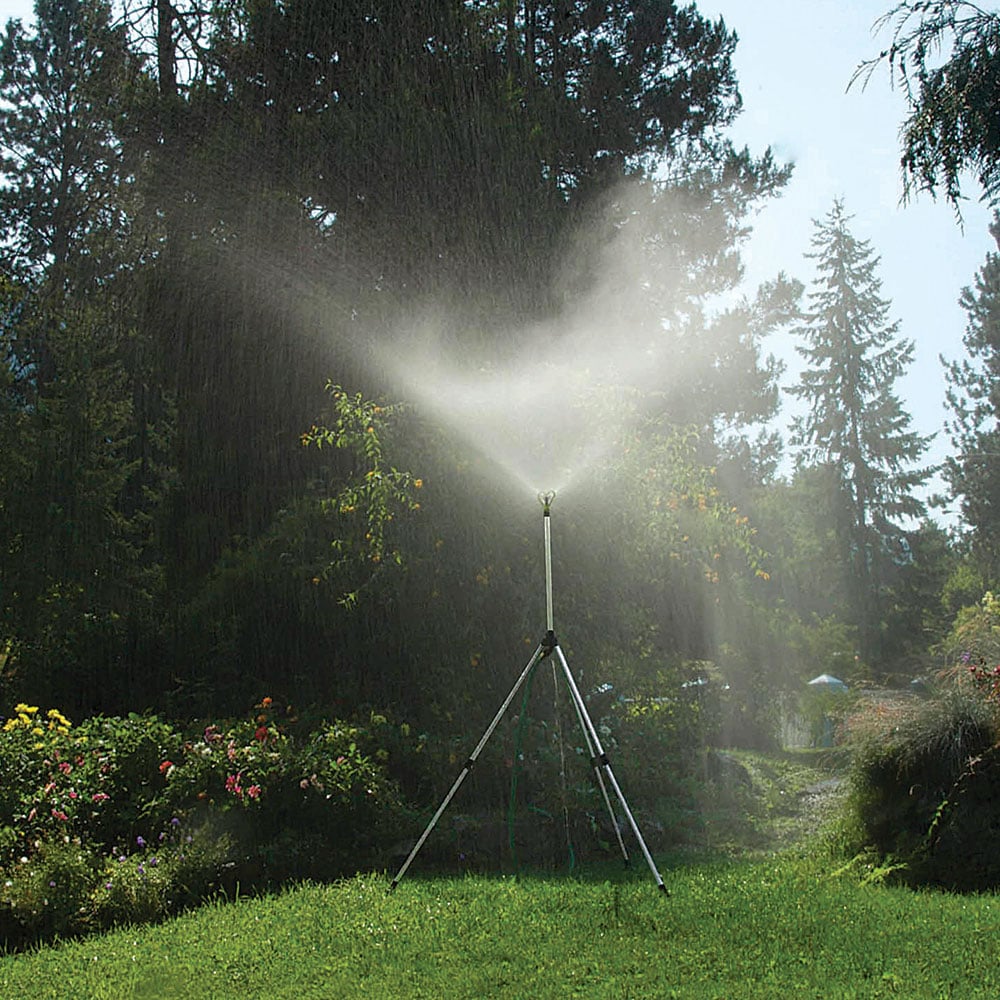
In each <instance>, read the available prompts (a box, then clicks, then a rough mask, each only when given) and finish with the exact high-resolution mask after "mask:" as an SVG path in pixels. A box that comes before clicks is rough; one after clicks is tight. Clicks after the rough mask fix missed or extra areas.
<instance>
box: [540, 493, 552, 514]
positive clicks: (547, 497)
mask: <svg viewBox="0 0 1000 1000" xmlns="http://www.w3.org/2000/svg"><path fill="white" fill-rule="evenodd" d="M555 498H556V491H555V490H547V491H546V492H544V493H539V494H538V502H539V503H540V504H541V505H542V509H543V510H544V511H545V513H546V514H548V512H549V508H550V507H551V506H552V501H553V500H555Z"/></svg>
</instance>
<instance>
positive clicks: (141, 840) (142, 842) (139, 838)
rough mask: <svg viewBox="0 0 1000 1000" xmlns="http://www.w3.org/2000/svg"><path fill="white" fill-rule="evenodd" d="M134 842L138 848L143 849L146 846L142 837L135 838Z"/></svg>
mask: <svg viewBox="0 0 1000 1000" xmlns="http://www.w3.org/2000/svg"><path fill="white" fill-rule="evenodd" d="M135 842H136V843H137V844H138V845H139V846H140V847H145V846H146V841H145V840H143V838H142V837H136V838H135Z"/></svg>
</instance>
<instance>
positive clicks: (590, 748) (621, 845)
mask: <svg viewBox="0 0 1000 1000" xmlns="http://www.w3.org/2000/svg"><path fill="white" fill-rule="evenodd" d="M570 700H571V701H572V702H573V708H574V709H575V710H576V718H577V721H578V722H579V723H580V729H582V730H583V738H584V740H585V742H586V744H587V753H588V754H590V760H591V762H593V761H596V760H598V757H599V755H598V754H597V753H595V752H594V744H593V743H591V741H590V732H589V731H588V729H587V724H586V723H585V722H584V721H583V713H582V712H581V711H580V706H579V705H578V704H577V701H576V698H574V697H572V691H571V694H570ZM593 767H594V777H596V778H597V787H598V788H600V790H601V798H602V799H604V808H605V809H607V811H608V816H609V817H610V818H611V826H612V828H613V829H614V831H615V837H616V838H617V839H618V849H619V850H620V851H621V852H622V859H623V860H624V862H625V864H626V865H628V864H629V861H630V859H629V856H628V849H627V848H626V847H625V839H624V838H623V837H622V828H621V825H620V824H619V823H618V817H617V816H616V815H615V811H614V809H613V808H612V806H611V799H609V798H608V788H607V785H605V784H604V775H603V774H601V768H600V765H599V764H594V765H593Z"/></svg>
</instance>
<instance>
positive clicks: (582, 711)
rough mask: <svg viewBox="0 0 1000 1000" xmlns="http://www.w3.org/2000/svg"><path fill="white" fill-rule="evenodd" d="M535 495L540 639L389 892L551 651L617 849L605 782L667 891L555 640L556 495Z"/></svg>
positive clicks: (614, 821)
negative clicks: (541, 568) (541, 574)
mask: <svg viewBox="0 0 1000 1000" xmlns="http://www.w3.org/2000/svg"><path fill="white" fill-rule="evenodd" d="M538 499H539V500H540V501H541V504H542V523H543V526H544V534H545V622H546V628H545V635H544V636H543V637H542V640H541V642H539V644H538V647H537V648H536V649H535V651H534V653H532V655H531V659H530V660H528V662H527V664H526V665H525V667H524V669H523V670H522V671H521V675H520V676H519V677H518V678H517V680H516V681H515V682H514V686H513V687H512V688H511V689H510V691H509V692H508V694H507V697H506V698H504V700H503V704H501V706H500V708H499V709H498V710H497V713H496V715H494V716H493V719H492V721H491V722H490V724H489V725H488V726H487V727H486V731H485V732H484V733H483V735H482V737H481V739H480V740H479V742H478V743H477V744H476V748H475V749H474V750H473V751H472V753H471V754H469V759H468V760H467V761H466V762H465V765H464V766H463V767H462V770H461V771H460V772H459V774H458V777H457V778H456V779H455V781H454V783H453V784H452V786H451V788H450V789H449V790H448V793H447V795H445V797H444V799H442V801H441V804H440V805H439V806H438V807H437V811H436V812H435V813H434V815H433V816H432V817H431V819H430V822H429V823H428V824H427V826H426V827H425V828H424V831H423V833H421V835H420V836H419V837H418V838H417V842H416V843H415V844H414V845H413V847H412V849H411V850H410V853H409V854H408V855H407V857H406V860H405V861H404V862H403V864H402V866H401V867H400V869H399V871H398V872H397V873H396V876H395V878H393V880H392V882H391V883H390V884H389V892H392V891H393V889H395V888H396V886H397V885H399V881H400V879H402V877H403V876H404V875H405V874H406V871H407V869H408V868H409V867H410V864H411V863H412V862H413V859H414V858H415V857H416V856H417V853H418V852H419V851H420V848H421V847H423V846H424V841H425V840H427V838H428V837H429V836H430V833H431V831H432V830H433V829H434V827H435V826H436V825H437V822H438V820H439V819H440V818H441V816H442V815H443V814H444V811H445V810H446V809H447V808H448V805H449V803H450V802H451V800H452V799H453V798H454V797H455V793H456V792H457V791H458V789H459V788H460V787H461V785H462V782H463V781H465V779H466V777H467V775H468V774H469V772H470V771H471V770H472V768H473V767H475V764H476V761H477V760H478V759H479V755H480V754H481V753H482V751H483V748H484V747H485V746H486V744H487V743H488V742H489V739H490V737H491V736H492V735H493V731H494V730H495V729H496V727H497V726H498V725H499V724H500V720H501V719H502V718H503V716H504V715H505V714H506V712H507V709H508V708H509V707H510V704H511V702H512V701H513V700H514V697H515V695H516V694H517V692H518V691H519V690H520V688H521V686H522V685H523V684H524V683H525V681H526V680H527V679H528V678H529V677H530V676H531V672H532V671H533V670H534V669H535V667H536V666H537V665H538V663H539V662H540V661H541V660H543V659H545V658H547V657H550V656H555V658H556V660H557V661H558V664H559V667H560V668H561V669H562V674H563V677H565V679H566V684H567V686H568V687H569V691H570V695H571V698H572V701H573V708H574V709H575V711H576V717H577V720H578V721H579V723H580V728H581V729H582V730H583V736H584V740H585V741H586V744H587V753H588V754H589V756H590V764H591V767H593V769H594V774H595V776H596V778H597V784H598V787H599V788H600V790H601V797H602V798H603V799H604V805H605V807H606V808H607V810H608V815H609V816H610V817H611V825H612V826H613V827H614V831H615V836H616V837H617V839H618V846H619V848H620V849H621V852H622V857H623V858H624V859H625V864H626V865H627V864H628V863H629V856H628V851H627V850H626V848H625V842H624V840H623V838H622V831H621V826H620V825H619V823H618V819H617V817H616V816H615V811H614V809H613V808H612V805H611V799H610V797H609V795H608V785H610V786H611V789H612V790H613V792H614V794H615V797H616V798H617V800H618V802H619V804H620V805H621V808H622V812H623V813H624V815H625V819H626V820H627V822H628V825H629V828H630V829H631V830H632V833H633V835H634V836H635V839H636V841H637V843H638V844H639V848H640V850H641V851H642V855H643V857H644V858H645V859H646V864H647V865H648V866H649V870H650V871H651V872H652V874H653V878H654V879H655V880H656V884H657V885H658V886H659V888H660V889H661V890H662V891H663V892H666V891H667V887H666V886H665V885H664V884H663V879H662V878H661V877H660V873H659V871H658V870H657V868H656V863H655V862H654V861H653V856H652V855H651V854H650V853H649V848H648V847H647V846H646V842H645V840H643V838H642V833H640V831H639V826H638V824H637V823H636V821H635V817H634V816H633V815H632V810H631V809H630V808H629V805H628V802H627V801H626V800H625V796H624V794H623V793H622V790H621V787H620V786H619V784H618V780H617V779H616V778H615V774H614V771H612V770H611V762H610V761H609V760H608V755H607V754H606V753H605V752H604V748H603V747H602V746H601V740H600V737H599V736H598V735H597V729H596V728H595V727H594V723H593V720H592V719H591V717H590V713H589V712H588V711H587V705H586V703H585V702H584V700H583V696H582V695H581V694H580V689H579V688H578V687H577V685H576V681H575V680H574V679H573V674H572V672H571V671H570V669H569V664H568V663H567V662H566V657H565V656H564V655H563V651H562V649H561V648H560V646H559V642H558V640H557V639H556V635H555V631H554V630H553V619H552V529H551V507H552V501H553V500H554V499H555V493H554V492H549V493H542V494H539V497H538Z"/></svg>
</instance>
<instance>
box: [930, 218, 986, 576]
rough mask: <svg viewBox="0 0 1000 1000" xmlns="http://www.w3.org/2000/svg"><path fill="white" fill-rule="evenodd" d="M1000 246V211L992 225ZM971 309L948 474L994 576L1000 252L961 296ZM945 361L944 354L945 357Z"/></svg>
mask: <svg viewBox="0 0 1000 1000" xmlns="http://www.w3.org/2000/svg"><path fill="white" fill-rule="evenodd" d="M990 232H991V234H992V235H993V238H994V239H995V240H996V241H997V245H998V246H1000V215H996V216H994V221H993V224H992V225H991V227H990ZM959 302H960V303H961V305H962V308H963V309H965V311H966V313H967V314H968V317H969V319H968V323H967V324H966V328H965V336H964V337H963V343H964V345H965V349H966V351H968V357H967V358H966V359H965V360H963V361H951V362H945V378H946V381H947V383H948V392H947V401H948V406H949V408H950V409H951V411H952V413H953V414H954V416H953V419H952V420H951V421H950V422H949V424H948V432H949V435H950V437H951V441H952V444H953V445H954V447H955V452H956V455H955V457H953V458H950V459H949V460H948V461H947V463H946V465H945V477H946V479H947V480H948V483H949V484H950V486H951V488H952V491H953V492H954V494H955V495H956V496H957V497H960V498H961V510H962V519H963V520H964V521H965V523H966V524H967V525H968V526H969V527H970V528H971V529H972V551H973V555H974V557H975V558H976V560H977V561H978V562H979V563H980V565H981V567H982V569H983V571H984V572H985V574H986V577H987V579H988V580H996V579H997V578H998V574H1000V507H998V505H997V497H998V496H1000V426H998V422H997V413H998V412H1000V380H998V372H1000V253H989V254H987V255H986V261H985V263H984V264H983V266H982V267H981V268H980V270H979V273H978V274H977V275H976V283H975V285H974V286H973V287H972V288H965V289H963V291H962V295H961V297H960V299H959ZM942 360H943V359H942Z"/></svg>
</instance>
